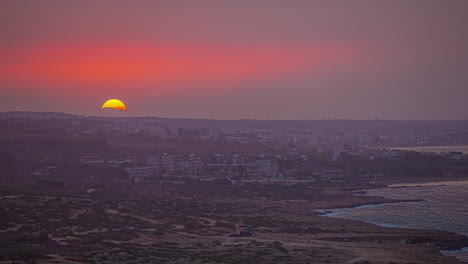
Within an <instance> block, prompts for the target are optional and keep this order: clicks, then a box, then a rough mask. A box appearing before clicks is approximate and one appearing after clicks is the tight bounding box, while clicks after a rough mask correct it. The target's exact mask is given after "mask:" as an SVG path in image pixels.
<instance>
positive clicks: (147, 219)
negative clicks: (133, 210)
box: [106, 209, 162, 225]
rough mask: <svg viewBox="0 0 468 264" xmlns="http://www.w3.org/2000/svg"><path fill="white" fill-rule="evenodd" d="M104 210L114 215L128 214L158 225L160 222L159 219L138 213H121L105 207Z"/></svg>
mask: <svg viewBox="0 0 468 264" xmlns="http://www.w3.org/2000/svg"><path fill="white" fill-rule="evenodd" d="M106 211H107V212H108V213H110V214H114V215H123V216H130V217H133V218H136V219H140V220H142V221H146V222H149V223H152V224H157V225H160V224H162V223H161V222H160V221H158V220H156V219H151V218H147V217H143V216H138V215H134V214H126V213H122V212H120V211H118V210H115V209H106Z"/></svg>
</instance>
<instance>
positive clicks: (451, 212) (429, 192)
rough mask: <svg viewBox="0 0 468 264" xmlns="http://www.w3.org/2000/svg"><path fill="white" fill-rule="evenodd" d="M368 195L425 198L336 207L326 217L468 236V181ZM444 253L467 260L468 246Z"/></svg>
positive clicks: (397, 187) (398, 187)
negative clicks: (412, 200) (443, 231)
mask: <svg viewBox="0 0 468 264" xmlns="http://www.w3.org/2000/svg"><path fill="white" fill-rule="evenodd" d="M366 195H371V196H383V197H386V198H393V199H423V200H425V201H423V202H402V203H391V204H390V203H389V204H379V205H364V206H359V207H355V208H343V209H334V210H329V211H331V213H329V214H327V215H326V216H330V217H340V218H348V219H356V220H361V221H366V222H369V223H373V224H377V225H381V226H387V227H406V228H418V229H433V230H445V231H452V232H456V233H459V234H464V235H468V181H452V182H437V183H425V184H406V185H405V184H401V185H393V186H391V187H390V188H381V189H372V190H368V192H367V194H366ZM443 253H444V254H447V255H453V256H456V257H457V258H459V259H462V260H464V261H468V248H465V249H463V250H459V251H449V252H447V251H444V252H443Z"/></svg>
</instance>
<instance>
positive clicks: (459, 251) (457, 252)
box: [315, 178, 468, 262]
mask: <svg viewBox="0 0 468 264" xmlns="http://www.w3.org/2000/svg"><path fill="white" fill-rule="evenodd" d="M460 181H467V182H468V179H459V178H457V179H454V178H451V179H447V178H444V179H440V178H439V179H435V180H434V181H427V179H425V181H422V180H419V179H417V180H416V181H412V180H410V182H408V181H405V182H403V181H401V182H400V183H394V184H390V185H387V186H379V187H377V188H365V189H360V190H356V191H355V192H359V195H362V196H365V197H381V196H366V194H367V190H368V189H381V188H410V187H413V188H414V187H422V186H431V185H444V184H443V183H448V184H450V183H453V182H460ZM414 184H417V185H414ZM404 202H430V201H429V200H425V199H401V200H399V199H390V201H387V202H385V201H382V202H369V203H367V204H355V205H354V206H347V207H341V208H337V207H330V208H327V209H317V210H315V211H316V212H318V213H319V215H320V216H322V217H330V218H337V219H343V220H350V221H360V222H364V223H368V224H371V225H376V226H379V227H383V228H390V229H394V230H399V229H407V230H414V229H415V228H414V227H407V226H403V225H392V224H385V223H379V222H371V221H366V220H362V219H352V218H347V217H344V216H343V215H344V214H346V212H345V210H348V209H360V208H364V207H373V206H381V205H385V204H394V203H404ZM419 230H422V231H430V232H436V233H437V232H450V233H453V234H454V235H458V236H462V237H464V238H465V240H466V239H468V236H467V235H466V234H462V233H457V232H453V231H441V230H437V229H427V228H422V229H419ZM438 248H439V252H440V253H441V254H443V255H444V256H447V257H455V258H457V259H458V260H460V261H462V262H468V246H467V245H465V243H460V244H459V245H452V246H451V247H450V248H443V247H438Z"/></svg>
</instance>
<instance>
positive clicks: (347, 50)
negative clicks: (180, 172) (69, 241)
mask: <svg viewBox="0 0 468 264" xmlns="http://www.w3.org/2000/svg"><path fill="white" fill-rule="evenodd" d="M467 14H468V1H466V0H434V1H431V0H404V1H400V0H385V1H384V0H378V1H376V0H353V1H352V0H342V1H333V0H323V1H320V0H317V1H313V0H304V1H294V0H281V1H279V0H265V1H256V0H235V1H233V0H231V1H222V0H213V1H203V0H197V1H195V0H187V1H177V0H168V1H157V0H147V1H143V0H127V1H123V0H112V1H96V0H68V1H63V0H40V1H39V0H30V1H23V0H10V1H9V0H0V111H22V110H32V111H61V112H67V113H74V114H85V115H99V114H101V113H102V112H101V109H100V106H101V105H102V103H103V102H104V101H105V100H106V99H110V98H118V99H121V100H123V101H124V102H125V103H126V104H127V108H128V112H127V114H128V115H131V116H143V115H144V116H150V115H151V116H169V117H206V118H211V117H212V116H213V115H214V117H215V118H218V119H222V118H228V119H232V118H252V117H255V118H270V119H296V118H297V117H299V118H301V119H305V118H307V119H308V118H312V119H321V118H346V119H351V118H352V119H367V118H376V117H378V118H389V119H468V103H467V102H468V26H467V25H468V15H467Z"/></svg>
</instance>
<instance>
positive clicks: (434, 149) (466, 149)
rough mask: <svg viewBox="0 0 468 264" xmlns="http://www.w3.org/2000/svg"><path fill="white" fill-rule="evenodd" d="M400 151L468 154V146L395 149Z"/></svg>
mask: <svg viewBox="0 0 468 264" xmlns="http://www.w3.org/2000/svg"><path fill="white" fill-rule="evenodd" d="M394 149H398V150H413V151H418V152H434V153H440V152H450V151H458V152H463V154H468V146H467V145H459V146H425V147H405V148H394Z"/></svg>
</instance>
